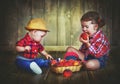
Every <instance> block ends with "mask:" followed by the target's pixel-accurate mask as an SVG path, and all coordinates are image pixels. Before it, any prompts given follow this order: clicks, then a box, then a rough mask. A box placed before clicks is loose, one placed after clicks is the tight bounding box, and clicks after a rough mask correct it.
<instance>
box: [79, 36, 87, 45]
mask: <svg viewBox="0 0 120 84" xmlns="http://www.w3.org/2000/svg"><path fill="white" fill-rule="evenodd" d="M80 41H81V42H82V43H85V44H87V43H89V37H87V39H86V40H84V39H83V38H82V37H80Z"/></svg>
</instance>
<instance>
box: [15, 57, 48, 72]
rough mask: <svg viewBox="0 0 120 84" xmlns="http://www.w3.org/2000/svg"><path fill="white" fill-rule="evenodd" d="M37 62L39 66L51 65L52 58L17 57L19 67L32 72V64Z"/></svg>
mask: <svg viewBox="0 0 120 84" xmlns="http://www.w3.org/2000/svg"><path fill="white" fill-rule="evenodd" d="M32 62H35V63H36V64H37V65H38V66H39V67H46V68H47V67H49V64H50V60H44V59H42V58H36V59H28V58H25V57H23V56H17V57H16V61H15V63H16V65H17V67H18V68H20V69H23V70H26V71H28V72H31V69H30V64H31V63H32Z"/></svg>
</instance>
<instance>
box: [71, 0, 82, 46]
mask: <svg viewBox="0 0 120 84" xmlns="http://www.w3.org/2000/svg"><path fill="white" fill-rule="evenodd" d="M80 3H81V2H80V0H72V1H71V31H70V32H71V45H72V46H80V45H81V42H80V41H79V35H80V33H81V32H82V29H81V24H80V16H81V13H82V11H81V10H82V9H81V7H80V6H81V4H80Z"/></svg>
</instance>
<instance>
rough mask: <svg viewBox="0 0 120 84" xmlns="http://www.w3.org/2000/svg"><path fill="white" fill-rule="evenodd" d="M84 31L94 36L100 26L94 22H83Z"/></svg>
mask: <svg viewBox="0 0 120 84" xmlns="http://www.w3.org/2000/svg"><path fill="white" fill-rule="evenodd" d="M81 26H82V31H83V32H86V33H88V34H89V36H92V35H93V34H94V33H95V32H96V31H97V29H98V24H93V23H92V21H81Z"/></svg>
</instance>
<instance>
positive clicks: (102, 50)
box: [80, 30, 110, 58]
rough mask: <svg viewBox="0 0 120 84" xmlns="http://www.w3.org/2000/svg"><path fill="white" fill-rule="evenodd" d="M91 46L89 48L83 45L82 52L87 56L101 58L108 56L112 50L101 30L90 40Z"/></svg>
mask: <svg viewBox="0 0 120 84" xmlns="http://www.w3.org/2000/svg"><path fill="white" fill-rule="evenodd" d="M90 44H91V46H90V47H89V48H87V47H86V45H85V44H82V46H81V48H80V51H82V52H83V53H84V54H85V55H86V56H88V55H92V56H95V57H96V58H99V57H101V56H104V55H106V54H108V52H109V50H110V43H109V41H108V39H107V38H106V36H105V35H104V34H103V32H102V31H101V30H99V31H98V32H96V33H95V34H94V35H93V36H92V37H91V38H90Z"/></svg>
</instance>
